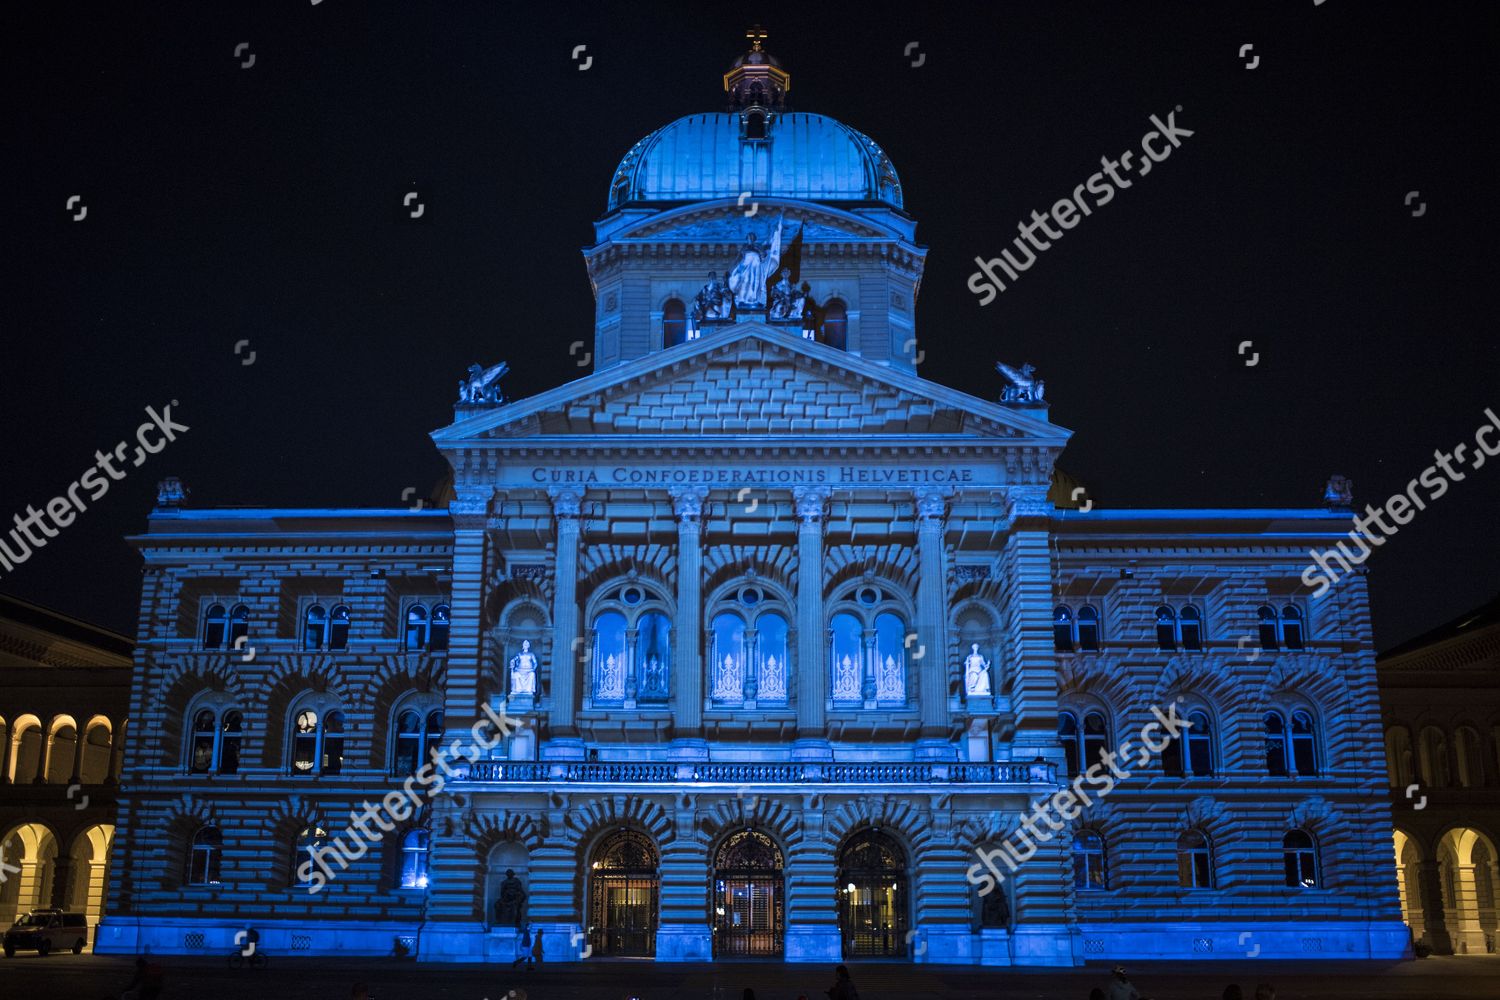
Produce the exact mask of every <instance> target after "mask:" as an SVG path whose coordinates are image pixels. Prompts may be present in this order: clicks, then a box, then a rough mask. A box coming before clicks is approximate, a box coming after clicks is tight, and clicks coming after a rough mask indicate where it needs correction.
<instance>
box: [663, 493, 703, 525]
mask: <svg viewBox="0 0 1500 1000" xmlns="http://www.w3.org/2000/svg"><path fill="white" fill-rule="evenodd" d="M667 493H668V495H670V496H671V498H672V513H674V514H676V515H677V520H678V521H679V522H680V523H681V524H696V523H698V519H699V518H700V517H702V516H703V501H704V500H706V499H708V487H707V486H673V487H671V488H670V489H668V490H667Z"/></svg>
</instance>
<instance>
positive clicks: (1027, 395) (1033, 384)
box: [995, 361, 1047, 403]
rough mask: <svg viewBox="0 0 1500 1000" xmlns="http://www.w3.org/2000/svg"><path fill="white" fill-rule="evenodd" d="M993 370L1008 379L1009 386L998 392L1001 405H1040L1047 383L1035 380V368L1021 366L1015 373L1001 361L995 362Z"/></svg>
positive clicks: (1026, 365)
mask: <svg viewBox="0 0 1500 1000" xmlns="http://www.w3.org/2000/svg"><path fill="white" fill-rule="evenodd" d="M995 370H996V371H998V372H999V373H1000V374H1002V375H1004V376H1005V377H1006V378H1008V379H1010V385H1008V386H1006V387H1005V388H1004V389H1001V390H1000V402H1002V403H1040V402H1041V401H1042V396H1043V394H1044V393H1045V392H1046V389H1047V383H1045V382H1043V381H1042V380H1041V379H1039V378H1035V377H1034V375H1035V372H1036V368H1035V367H1033V366H1032V365H1029V364H1023V365H1022V366H1021V370H1020V371H1016V370H1015V369H1014V368H1012V367H1011V366H1010V365H1008V364H1006V363H1005V362H1003V361H997V362H995Z"/></svg>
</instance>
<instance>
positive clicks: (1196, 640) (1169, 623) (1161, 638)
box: [1156, 604, 1203, 650]
mask: <svg viewBox="0 0 1500 1000" xmlns="http://www.w3.org/2000/svg"><path fill="white" fill-rule="evenodd" d="M1156 645H1157V646H1158V647H1159V648H1161V649H1177V648H1179V647H1180V648H1182V649H1190V650H1191V649H1202V648H1203V616H1202V614H1201V613H1199V611H1198V609H1197V608H1195V607H1193V606H1192V605H1191V604H1187V605H1183V607H1182V609H1181V610H1180V611H1179V610H1177V609H1174V608H1170V607H1168V606H1167V605H1165V604H1163V605H1162V606H1161V607H1159V608H1157V609H1156Z"/></svg>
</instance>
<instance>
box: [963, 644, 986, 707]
mask: <svg viewBox="0 0 1500 1000" xmlns="http://www.w3.org/2000/svg"><path fill="white" fill-rule="evenodd" d="M964 690H965V691H967V692H968V693H969V697H970V698H987V697H989V694H990V661H989V660H986V659H985V658H984V656H983V655H982V654H981V653H980V652H979V643H977V642H973V643H970V644H969V655H968V656H967V657H965V658H964Z"/></svg>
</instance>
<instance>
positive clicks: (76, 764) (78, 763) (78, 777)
mask: <svg viewBox="0 0 1500 1000" xmlns="http://www.w3.org/2000/svg"><path fill="white" fill-rule="evenodd" d="M73 732H74V735H75V736H76V737H77V740H76V742H75V743H74V744H73V774H72V775H71V776H70V777H69V778H68V781H69V782H70V783H72V784H74V785H81V784H83V748H84V746H85V742H84V735H83V733H82V732H81V731H80V730H77V729H74V730H73Z"/></svg>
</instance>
